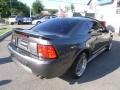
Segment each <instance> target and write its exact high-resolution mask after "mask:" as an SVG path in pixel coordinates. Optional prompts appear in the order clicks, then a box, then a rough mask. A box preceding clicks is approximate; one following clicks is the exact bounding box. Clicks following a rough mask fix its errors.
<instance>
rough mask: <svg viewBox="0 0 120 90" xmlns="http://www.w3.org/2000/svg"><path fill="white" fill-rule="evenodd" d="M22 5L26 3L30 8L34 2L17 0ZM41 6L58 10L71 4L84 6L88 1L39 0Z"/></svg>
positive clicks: (32, 0) (31, 0)
mask: <svg viewBox="0 0 120 90" xmlns="http://www.w3.org/2000/svg"><path fill="white" fill-rule="evenodd" d="M19 1H21V2H23V3H26V4H27V5H28V6H31V5H32V3H33V2H34V1H35V0H19ZM40 1H41V2H42V4H43V5H44V6H45V8H47V9H58V8H59V6H64V5H70V3H73V4H78V5H79V4H86V3H87V2H88V1H89V0H40Z"/></svg>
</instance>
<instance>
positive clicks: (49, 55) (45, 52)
mask: <svg viewBox="0 0 120 90" xmlns="http://www.w3.org/2000/svg"><path fill="white" fill-rule="evenodd" d="M37 54H38V55H39V56H41V57H43V58H46V59H51V60H52V59H56V58H57V52H56V50H55V48H54V46H53V45H40V44H38V45H37Z"/></svg>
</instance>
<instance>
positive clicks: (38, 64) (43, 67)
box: [8, 44, 69, 78]
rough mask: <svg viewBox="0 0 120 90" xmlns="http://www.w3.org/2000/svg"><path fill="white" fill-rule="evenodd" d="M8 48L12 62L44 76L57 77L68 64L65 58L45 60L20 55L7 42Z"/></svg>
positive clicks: (65, 69)
mask: <svg viewBox="0 0 120 90" xmlns="http://www.w3.org/2000/svg"><path fill="white" fill-rule="evenodd" d="M8 49H9V51H10V53H11V58H12V60H13V61H14V62H16V63H17V64H19V65H20V66H22V67H23V68H24V69H25V70H27V71H29V72H31V73H34V74H35V75H37V76H38V75H40V76H43V77H45V78H53V77H58V76H61V75H62V74H64V73H65V72H66V71H67V69H68V67H69V66H68V65H69V64H67V62H65V60H55V61H46V60H38V59H34V58H31V57H28V56H24V55H21V54H20V53H18V52H17V51H16V50H15V49H16V48H15V47H13V46H11V45H10V44H9V46H8Z"/></svg>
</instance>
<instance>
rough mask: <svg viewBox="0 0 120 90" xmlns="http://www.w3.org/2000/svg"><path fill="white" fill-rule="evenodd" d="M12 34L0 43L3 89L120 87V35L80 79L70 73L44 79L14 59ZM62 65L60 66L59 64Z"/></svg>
mask: <svg viewBox="0 0 120 90" xmlns="http://www.w3.org/2000/svg"><path fill="white" fill-rule="evenodd" d="M10 38H11V36H9V37H8V38H6V39H5V40H3V41H2V42H1V43H0V90H120V38H118V37H116V38H115V39H114V40H113V47H112V50H111V51H109V52H104V53H102V54H101V55H99V56H98V57H96V58H95V59H94V60H93V61H92V62H90V63H89V64H88V66H87V70H86V72H85V74H84V76H83V77H81V78H80V79H78V80H75V79H72V78H70V77H68V76H67V75H63V76H62V77H56V78H53V79H40V78H39V77H36V76H35V75H33V74H31V73H28V72H26V71H25V70H23V69H22V68H21V67H19V66H17V65H16V64H15V63H14V62H12V60H11V58H10V54H9V51H8V49H7V45H8V43H9V42H10ZM58 68H60V67H58Z"/></svg>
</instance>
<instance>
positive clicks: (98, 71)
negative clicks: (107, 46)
mask: <svg viewBox="0 0 120 90" xmlns="http://www.w3.org/2000/svg"><path fill="white" fill-rule="evenodd" d="M119 67H120V41H115V40H113V47H112V49H111V51H109V52H107V51H105V52H104V53H102V54H100V55H99V56H97V57H96V58H95V59H94V60H93V61H91V62H90V63H88V65H87V69H86V72H85V73H84V75H83V76H82V77H81V78H80V79H72V78H71V77H69V76H68V75H63V76H61V77H60V78H61V79H63V80H65V81H67V82H69V84H75V83H78V84H81V83H85V82H90V81H94V80H97V79H100V78H102V77H104V76H106V75H108V74H110V73H112V72H113V71H115V70H116V69H118V68H119Z"/></svg>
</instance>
